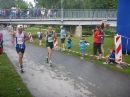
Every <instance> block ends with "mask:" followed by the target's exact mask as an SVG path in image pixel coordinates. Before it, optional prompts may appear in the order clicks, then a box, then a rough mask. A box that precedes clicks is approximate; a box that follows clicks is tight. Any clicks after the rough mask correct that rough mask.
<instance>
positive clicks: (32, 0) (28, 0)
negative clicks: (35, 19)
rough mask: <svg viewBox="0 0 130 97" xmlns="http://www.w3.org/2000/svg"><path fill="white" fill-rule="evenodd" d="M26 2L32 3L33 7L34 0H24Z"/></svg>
mask: <svg viewBox="0 0 130 97" xmlns="http://www.w3.org/2000/svg"><path fill="white" fill-rule="evenodd" d="M25 1H27V2H32V4H33V6H35V3H34V0H25Z"/></svg>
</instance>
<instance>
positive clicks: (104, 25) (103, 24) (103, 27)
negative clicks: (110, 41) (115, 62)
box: [101, 21, 106, 58]
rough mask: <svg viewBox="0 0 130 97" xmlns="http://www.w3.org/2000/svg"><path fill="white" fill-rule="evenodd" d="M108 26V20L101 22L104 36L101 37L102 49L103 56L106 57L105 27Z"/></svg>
mask: <svg viewBox="0 0 130 97" xmlns="http://www.w3.org/2000/svg"><path fill="white" fill-rule="evenodd" d="M105 27H106V21H103V22H102V24H101V28H102V35H103V36H102V37H101V51H102V57H103V58H104V47H103V44H104V38H105V31H104V29H105Z"/></svg>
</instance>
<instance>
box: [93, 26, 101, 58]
mask: <svg viewBox="0 0 130 97" xmlns="http://www.w3.org/2000/svg"><path fill="white" fill-rule="evenodd" d="M93 35H94V44H93V53H94V55H93V60H95V59H96V55H97V50H98V52H99V60H100V59H101V58H102V51H101V36H102V28H101V26H100V25H98V26H96V31H95V32H94V33H93Z"/></svg>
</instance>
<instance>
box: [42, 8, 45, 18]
mask: <svg viewBox="0 0 130 97" xmlns="http://www.w3.org/2000/svg"><path fill="white" fill-rule="evenodd" d="M41 15H42V18H44V15H45V8H44V7H43V6H42V8H41Z"/></svg>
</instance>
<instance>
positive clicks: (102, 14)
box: [0, 9, 117, 19]
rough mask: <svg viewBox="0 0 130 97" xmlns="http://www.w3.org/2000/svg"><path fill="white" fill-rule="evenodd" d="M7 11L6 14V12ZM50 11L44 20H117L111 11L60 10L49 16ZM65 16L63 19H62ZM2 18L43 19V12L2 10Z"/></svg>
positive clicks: (0, 16)
mask: <svg viewBox="0 0 130 97" xmlns="http://www.w3.org/2000/svg"><path fill="white" fill-rule="evenodd" d="M0 10H1V9H0ZM4 11H5V12H4ZM48 11H49V9H46V11H45V14H44V18H58V19H60V18H63V19H74V18H79V19H85V18H91V19H92V18H106V19H108V18H117V11H116V10H111V9H63V11H62V10H60V9H59V10H58V11H57V12H56V14H55V12H54V11H51V14H50V15H49V14H48V13H49V12H48ZM62 14H63V17H62ZM0 18H4V19H17V18H18V19H21V18H22V19H25V18H26V19H28V18H29V19H36V18H37V19H42V18H43V17H42V15H41V10H40V9H39V10H38V11H37V13H34V11H33V9H21V11H20V12H19V11H17V10H11V9H3V10H1V14H0Z"/></svg>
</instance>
